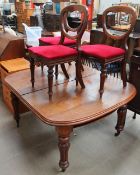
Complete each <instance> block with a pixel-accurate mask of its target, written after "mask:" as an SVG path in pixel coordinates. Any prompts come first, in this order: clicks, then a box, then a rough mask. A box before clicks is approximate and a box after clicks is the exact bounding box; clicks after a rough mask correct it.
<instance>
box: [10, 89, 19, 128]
mask: <svg viewBox="0 0 140 175" xmlns="http://www.w3.org/2000/svg"><path fill="white" fill-rule="evenodd" d="M11 98H12V105H13V109H14V118H15V120H16V123H17V127H18V128H19V120H20V116H19V99H18V98H17V96H16V95H15V94H14V93H12V92H11Z"/></svg>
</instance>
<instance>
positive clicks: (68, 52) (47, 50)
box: [28, 45, 78, 60]
mask: <svg viewBox="0 0 140 175" xmlns="http://www.w3.org/2000/svg"><path fill="white" fill-rule="evenodd" d="M28 50H29V53H33V54H36V55H37V56H39V57H43V58H45V59H48V60H52V59H59V58H63V57H68V56H76V55H77V53H78V52H77V50H76V49H73V48H69V47H66V46H63V45H53V46H38V47H31V48H29V49H28Z"/></svg>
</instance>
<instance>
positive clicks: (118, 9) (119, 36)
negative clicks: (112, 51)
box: [102, 6, 137, 43]
mask: <svg viewBox="0 0 140 175" xmlns="http://www.w3.org/2000/svg"><path fill="white" fill-rule="evenodd" d="M109 13H115V14H117V13H120V14H126V15H127V16H128V18H129V25H124V26H128V27H127V30H126V31H123V32H122V31H121V32H120V31H117V32H112V28H113V27H111V26H110V29H108V26H107V18H108V17H107V16H108V14H109ZM136 19H137V14H136V11H135V9H134V8H132V7H129V6H112V7H109V8H107V9H106V10H105V11H104V12H103V17H102V23H103V30H104V33H105V35H106V36H107V37H108V38H111V39H113V40H122V42H124V43H125V41H126V40H127V38H128V37H129V34H130V33H131V32H132V30H133V28H134V25H135V22H136ZM120 27H121V25H120Z"/></svg>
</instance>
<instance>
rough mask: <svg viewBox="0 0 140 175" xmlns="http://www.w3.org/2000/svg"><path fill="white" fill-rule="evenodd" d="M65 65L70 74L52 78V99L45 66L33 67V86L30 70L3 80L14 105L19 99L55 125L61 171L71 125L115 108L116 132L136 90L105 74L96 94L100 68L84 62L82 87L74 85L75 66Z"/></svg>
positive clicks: (87, 120)
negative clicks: (101, 94)
mask: <svg viewBox="0 0 140 175" xmlns="http://www.w3.org/2000/svg"><path fill="white" fill-rule="evenodd" d="M67 69H68V72H69V75H70V79H69V81H68V80H65V78H64V76H63V74H62V72H60V74H59V76H58V80H55V79H54V86H53V99H52V101H49V99H48V92H47V91H48V83H47V76H46V70H44V73H43V74H42V73H41V69H40V68H36V70H35V75H36V76H35V88H34V89H32V87H31V82H30V70H25V71H21V72H17V73H14V74H11V75H8V76H7V77H6V79H5V83H6V84H7V85H8V86H9V88H10V90H11V91H12V94H14V95H13V96H14V98H15V102H16V103H15V104H16V105H17V101H18V99H20V100H21V101H22V102H23V103H24V104H25V105H26V106H27V107H28V108H29V109H30V110H31V111H32V112H33V113H34V114H35V116H36V117H38V118H39V119H41V120H42V121H43V122H45V123H47V124H49V125H53V126H55V128H56V131H57V134H58V141H59V143H58V147H59V150H60V161H59V166H60V167H61V168H62V171H65V170H66V168H67V167H68V166H69V162H68V150H69V146H70V143H69V139H70V134H71V132H72V131H73V128H74V127H77V126H82V125H84V124H88V123H89V122H93V121H95V120H97V119H100V118H103V117H105V116H107V115H108V114H110V113H112V112H114V111H115V110H118V122H117V125H116V130H117V135H118V134H119V133H120V131H122V130H123V127H124V124H125V117H126V109H127V108H126V104H127V103H128V102H129V101H130V100H131V99H132V98H133V97H134V96H135V94H136V89H135V87H134V86H133V85H131V84H129V83H127V86H126V88H123V84H122V81H121V80H120V79H118V78H115V77H113V76H110V75H108V77H107V79H106V82H105V88H104V89H105V90H104V94H103V97H102V99H101V98H100V94H99V84H100V81H99V80H100V72H98V71H97V70H95V69H92V68H88V67H86V66H84V69H85V71H84V72H83V79H84V83H85V86H86V88H85V89H81V88H80V86H77V87H76V82H75V69H74V66H68V68H67ZM16 105H15V106H16ZM15 109H16V108H15ZM15 111H16V110H15ZM17 111H18V110H17ZM16 115H17V114H16ZM17 118H18V117H17ZM15 119H16V116H15Z"/></svg>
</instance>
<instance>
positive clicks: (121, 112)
mask: <svg viewBox="0 0 140 175" xmlns="http://www.w3.org/2000/svg"><path fill="white" fill-rule="evenodd" d="M126 112H127V105H124V106H122V107H120V108H119V109H118V111H117V113H118V121H117V125H116V127H115V129H116V130H117V133H115V136H118V135H119V134H120V132H121V131H122V130H123V128H124V125H125V119H126Z"/></svg>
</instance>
